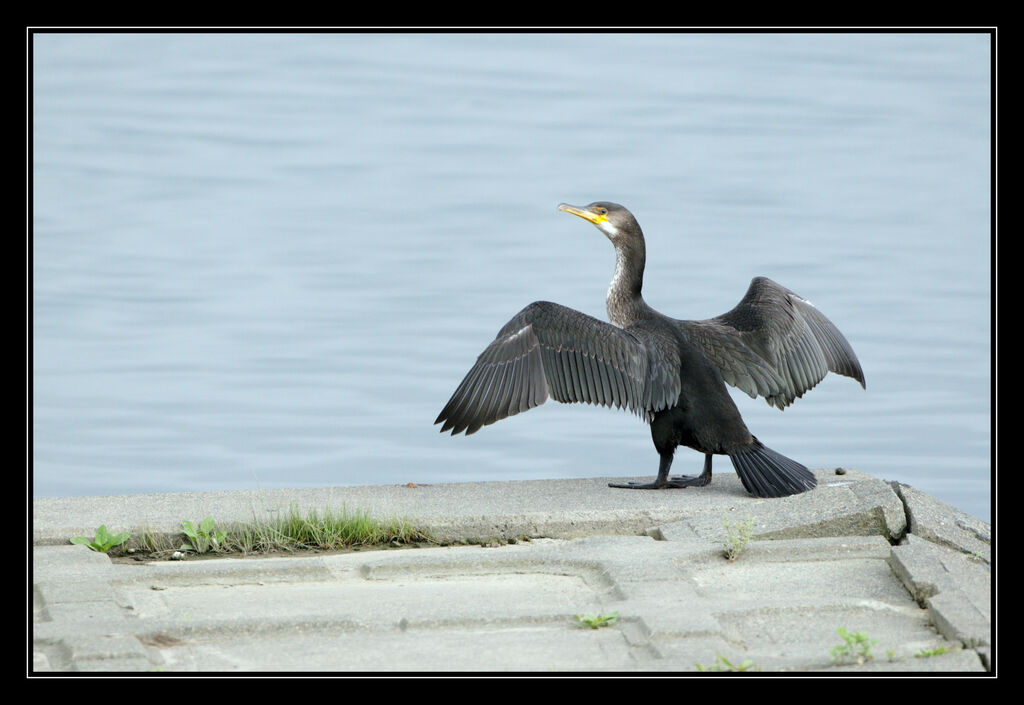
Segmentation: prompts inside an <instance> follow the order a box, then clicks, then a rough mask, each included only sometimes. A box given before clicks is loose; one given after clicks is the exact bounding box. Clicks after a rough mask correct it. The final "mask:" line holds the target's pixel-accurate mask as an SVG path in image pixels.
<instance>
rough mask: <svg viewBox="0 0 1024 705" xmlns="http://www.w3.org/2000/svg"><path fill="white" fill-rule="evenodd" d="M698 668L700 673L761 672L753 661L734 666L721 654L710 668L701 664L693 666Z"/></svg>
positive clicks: (749, 660)
mask: <svg viewBox="0 0 1024 705" xmlns="http://www.w3.org/2000/svg"><path fill="white" fill-rule="evenodd" d="M693 665H694V666H696V667H697V670H698V671H735V672H741V671H760V670H761V667H760V666H757V665H755V664H754V662H753V660H752V659H747V660H746V661H744V662H743V663H740V664H734V663H733V662H732V661H730V660H729V659H727V658H726V657H725V656H722V655H721V654H717V655H716V656H715V662H714V663H713V664H711V665H710V666H703V665H701V664H699V663H695V664H693Z"/></svg>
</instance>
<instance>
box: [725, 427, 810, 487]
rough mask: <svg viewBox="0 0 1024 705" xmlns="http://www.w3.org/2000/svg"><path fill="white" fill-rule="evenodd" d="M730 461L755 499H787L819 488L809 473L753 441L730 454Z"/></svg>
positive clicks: (758, 442)
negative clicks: (792, 495)
mask: <svg viewBox="0 0 1024 705" xmlns="http://www.w3.org/2000/svg"><path fill="white" fill-rule="evenodd" d="M729 459H730V460H732V466H733V467H734V468H736V474H737V475H739V476H740V481H741V482H742V483H743V486H744V487H746V488H747V492H750V493H751V494H753V495H756V496H758V497H787V496H789V495H791V494H799V493H801V492H806V491H807V490H812V489H814V487H815V486H816V485H817V484H818V481H817V479H816V478H815V477H814V474H813V473H811V471H810V470H808V469H807V468H805V467H804V466H803V465H801V464H800V463H798V462H796V461H795V460H790V459H789V458H787V457H786V456H784V455H781V454H780V453H776V452H775V451H774V450H772V449H771V448H767V447H765V446H764V445H762V443H761V441H759V440H757V439H756V438H755V439H754V441H753V442H752V443H748V444H747V445H745V446H741V447H740V448H738V449H736V450H734V451H731V452H730V453H729Z"/></svg>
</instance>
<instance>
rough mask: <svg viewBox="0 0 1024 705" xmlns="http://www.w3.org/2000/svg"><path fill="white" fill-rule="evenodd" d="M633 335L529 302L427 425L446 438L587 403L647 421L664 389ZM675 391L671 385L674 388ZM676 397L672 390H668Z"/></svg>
mask: <svg viewBox="0 0 1024 705" xmlns="http://www.w3.org/2000/svg"><path fill="white" fill-rule="evenodd" d="M649 360H650V355H649V353H648V349H647V347H646V346H645V345H644V343H643V342H642V341H641V340H640V339H639V338H638V337H637V336H636V335H634V334H633V333H630V332H629V331H626V330H623V329H621V328H617V327H616V326H613V325H612V324H610V323H606V322H604V321H601V320H598V319H597V318H594V317H592V316H588V315H587V314H585V313H581V312H579V311H576V310H574V309H571V308H567V307H565V306H561V305H559V304H555V303H551V302H549V301H536V302H534V303H532V304H530V305H529V306H527V307H526V308H524V309H523V310H522V311H520V312H519V313H518V314H516V315H515V317H513V318H512V320H511V321H509V322H508V323H506V324H505V326H504V327H502V329H501V330H500V331H499V332H498V335H497V337H496V338H495V339H494V341H493V342H492V343H491V344H490V345H488V346H487V348H486V349H485V350H484V351H483V352H482V353H481V354H480V357H479V358H477V361H476V364H474V365H473V368H472V369H471V370H470V371H469V372H468V373H467V374H466V377H465V379H463V380H462V383H461V384H460V385H459V387H458V389H456V390H455V393H454V394H453V395H452V398H451V399H450V400H449V401H448V403H447V404H446V405H445V407H444V409H443V410H442V411H441V413H440V414H439V415H438V417H437V420H436V421H435V422H434V423H442V422H444V425H443V426H442V427H441V432H442V433H443V432H445V431H448V430H449V429H450V430H451V432H452V435H454V434H456V433H460V432H462V431H465V432H466V434H467V435H468V434H470V433H475V432H476V431H478V430H480V428H481V427H482V426H486V425H488V424H492V423H494V422H495V421H499V420H501V419H504V418H506V417H508V416H512V415H514V414H518V413H520V412H523V411H527V410H528V409H532V408H533V407H535V406H538V405H540V404H543V403H544V402H545V401H546V400H547V399H548V397H551V398H553V399H555V400H556V401H560V402H586V403H588V404H602V405H604V406H609V407H610V406H616V407H619V408H622V407H626V408H628V409H630V410H631V411H633V412H634V413H637V414H638V415H640V416H641V417H643V418H645V419H647V418H649V417H650V412H651V411H653V410H656V409H649V408H647V407H650V406H652V404H661V403H662V402H661V400H662V399H663V398H667V397H670V396H671V395H670V394H663V393H661V392H660V390H656V389H652V388H651V387H652V386H662V385H663V384H665V383H664V382H663V381H662V380H661V377H662V376H663V375H655V374H650V372H651V369H650V368H651V365H650V362H649ZM676 386H677V387H678V380H676ZM675 393H676V394H678V388H677V389H676V390H675Z"/></svg>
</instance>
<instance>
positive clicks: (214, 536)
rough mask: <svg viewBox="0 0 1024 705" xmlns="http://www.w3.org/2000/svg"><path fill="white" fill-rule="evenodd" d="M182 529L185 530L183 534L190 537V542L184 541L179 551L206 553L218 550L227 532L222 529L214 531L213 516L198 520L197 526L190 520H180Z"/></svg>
mask: <svg viewBox="0 0 1024 705" xmlns="http://www.w3.org/2000/svg"><path fill="white" fill-rule="evenodd" d="M181 528H182V531H184V532H185V536H187V537H188V538H189V539H191V541H192V542H191V543H189V542H188V541H186V542H185V543H183V544H181V548H179V549H178V550H179V551H194V552H196V553H206V552H208V551H219V550H220V548H221V546H222V545H223V544H224V539H225V538H227V534H226V533H225V532H223V531H216V529H215V526H214V522H213V517H206V518H205V519H203V520H202V521H201V522H199V528H198V529H197V528H196V527H195V525H194V524H193V523H192V522H190V521H187V520H186V521H183V522H181Z"/></svg>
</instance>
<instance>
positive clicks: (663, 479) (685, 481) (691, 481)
mask: <svg viewBox="0 0 1024 705" xmlns="http://www.w3.org/2000/svg"><path fill="white" fill-rule="evenodd" d="M670 467H672V453H665V454H662V456H661V463H660V464H659V465H658V479H656V480H655V481H654V482H629V483H626V484H622V483H618V482H609V483H608V486H609V487H619V488H622V489H626V490H661V489H668V488H675V487H703V486H704V485H707V484H709V483H710V482H711V453H705V454H704V472H702V473H701V474H700V475H680V476H679V477H674V478H671V479H670V478H669V476H668V470H669V468H670Z"/></svg>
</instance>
